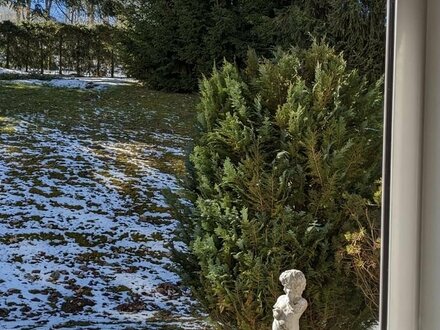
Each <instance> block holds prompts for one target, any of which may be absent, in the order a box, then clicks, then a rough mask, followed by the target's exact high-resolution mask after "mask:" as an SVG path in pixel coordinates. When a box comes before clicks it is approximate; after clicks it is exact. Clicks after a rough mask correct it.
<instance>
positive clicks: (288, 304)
mask: <svg viewBox="0 0 440 330" xmlns="http://www.w3.org/2000/svg"><path fill="white" fill-rule="evenodd" d="M280 282H281V284H282V285H283V286H284V292H285V293H286V294H284V295H282V296H280V297H279V298H278V300H277V302H276V303H275V305H274V306H273V317H274V321H273V324H272V330H299V318H300V317H301V315H302V314H303V313H304V311H305V310H306V308H307V300H305V299H304V298H303V297H302V293H303V292H304V289H305V288H306V278H305V276H304V274H303V273H302V272H301V271H299V270H296V269H292V270H286V271H285V272H283V273H282V274H281V276H280Z"/></svg>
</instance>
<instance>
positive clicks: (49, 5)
mask: <svg viewBox="0 0 440 330" xmlns="http://www.w3.org/2000/svg"><path fill="white" fill-rule="evenodd" d="M52 3H53V0H45V1H44V5H45V8H44V9H45V10H46V15H47V17H48V18H50V16H51V12H52Z"/></svg>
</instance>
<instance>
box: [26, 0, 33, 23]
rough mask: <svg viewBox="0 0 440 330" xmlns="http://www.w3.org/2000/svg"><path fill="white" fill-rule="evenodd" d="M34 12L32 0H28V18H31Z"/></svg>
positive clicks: (28, 19)
mask: <svg viewBox="0 0 440 330" xmlns="http://www.w3.org/2000/svg"><path fill="white" fill-rule="evenodd" d="M31 14H32V0H26V20H27V21H30V20H31Z"/></svg>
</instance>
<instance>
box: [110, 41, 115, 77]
mask: <svg viewBox="0 0 440 330" xmlns="http://www.w3.org/2000/svg"><path fill="white" fill-rule="evenodd" d="M111 61H112V64H111V65H112V68H111V77H112V78H114V77H115V51H114V50H113V48H112V58H111Z"/></svg>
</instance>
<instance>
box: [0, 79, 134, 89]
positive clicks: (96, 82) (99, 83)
mask: <svg viewBox="0 0 440 330" xmlns="http://www.w3.org/2000/svg"><path fill="white" fill-rule="evenodd" d="M2 83H3V84H28V85H40V86H49V87H57V88H77V89H97V90H102V89H106V88H108V87H112V86H127V85H133V84H136V83H137V81H136V80H134V79H130V78H95V77H74V78H54V79H50V80H38V79H19V80H5V81H2Z"/></svg>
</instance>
